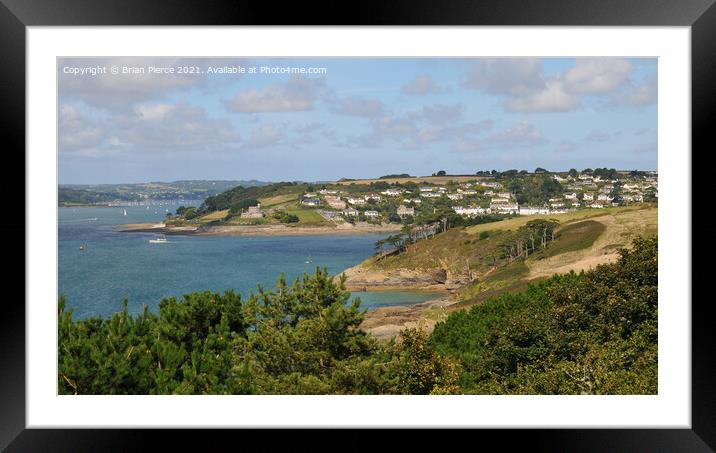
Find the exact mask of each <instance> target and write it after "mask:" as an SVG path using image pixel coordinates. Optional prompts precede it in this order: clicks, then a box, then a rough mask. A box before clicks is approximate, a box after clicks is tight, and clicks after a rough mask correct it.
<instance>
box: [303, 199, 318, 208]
mask: <svg viewBox="0 0 716 453" xmlns="http://www.w3.org/2000/svg"><path fill="white" fill-rule="evenodd" d="M301 203H302V204H305V205H306V206H314V207H315V206H319V205H320V204H321V200H319V199H318V198H306V199H304V200H303V201H302V202H301Z"/></svg>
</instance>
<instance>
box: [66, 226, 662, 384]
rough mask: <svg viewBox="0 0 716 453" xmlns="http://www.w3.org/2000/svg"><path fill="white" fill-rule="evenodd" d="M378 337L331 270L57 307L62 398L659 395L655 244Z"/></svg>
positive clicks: (642, 242)
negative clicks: (133, 300) (431, 324)
mask: <svg viewBox="0 0 716 453" xmlns="http://www.w3.org/2000/svg"><path fill="white" fill-rule="evenodd" d="M621 253H622V256H621V259H620V260H619V262H618V263H615V264H611V265H603V266H599V267H598V268H597V269H595V270H593V271H590V272H586V273H581V274H574V273H572V274H567V275H562V276H555V277H553V278H551V279H549V280H547V281H545V282H542V283H540V284H539V285H537V286H531V287H530V288H529V290H528V291H526V292H525V293H522V294H514V295H510V294H508V295H504V296H501V297H499V298H495V299H491V300H488V301H487V302H485V303H484V304H481V305H478V306H475V307H473V309H472V310H470V311H469V312H466V311H461V312H455V313H453V314H451V315H450V316H449V317H448V319H447V320H446V321H445V322H442V323H440V324H438V325H437V326H436V328H435V331H434V332H433V334H432V335H431V336H429V335H428V334H426V333H423V332H421V331H419V330H406V331H404V332H403V333H402V335H401V340H399V341H390V342H379V341H377V340H375V339H374V338H373V337H372V336H370V335H369V334H367V333H366V332H364V331H362V330H361V329H360V324H361V322H362V321H363V318H364V315H365V311H364V310H361V309H360V299H358V298H356V299H354V300H353V301H350V300H349V299H350V293H349V292H348V291H346V289H345V286H344V280H343V279H341V280H340V281H338V282H335V281H334V280H333V279H332V278H331V277H330V276H329V275H328V273H327V272H326V271H325V270H321V269H317V270H316V273H315V274H314V275H304V276H303V277H301V278H300V279H297V280H296V281H295V282H294V283H293V284H292V285H289V284H287V283H286V281H285V279H284V278H283V277H281V278H280V279H279V281H278V283H277V285H276V287H275V288H274V289H272V290H264V289H263V288H260V287H259V289H258V291H257V293H255V294H252V295H251V296H250V297H248V298H247V299H245V300H244V299H242V298H241V296H240V295H238V294H236V293H234V292H231V291H228V292H225V293H224V294H219V293H213V292H209V291H206V292H199V293H192V294H187V295H185V296H184V297H183V299H182V300H181V301H179V300H177V299H175V298H167V299H164V300H162V301H161V303H160V304H159V313H158V314H154V313H152V312H150V311H149V310H148V309H147V308H146V307H145V310H144V312H143V313H142V314H139V315H130V314H129V313H128V312H127V303H126V301H125V304H124V308H123V310H122V311H121V312H120V313H117V314H115V315H114V316H112V317H111V318H109V319H103V318H90V319H84V320H73V319H72V311H71V310H70V311H68V310H66V309H65V301H64V298H60V303H59V326H58V330H59V375H58V389H59V393H61V394H428V393H431V394H453V393H548V394H551V393H569V394H574V393H593V394H599V393H612V394H617V393H639V394H647V393H648V394H653V393H656V391H657V241H656V239H647V240H642V239H640V240H637V241H636V242H635V244H634V248H633V249H632V250H623V251H622V252H621Z"/></svg>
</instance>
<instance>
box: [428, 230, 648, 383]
mask: <svg viewBox="0 0 716 453" xmlns="http://www.w3.org/2000/svg"><path fill="white" fill-rule="evenodd" d="M620 254H621V257H620V259H619V261H618V262H617V263H614V264H607V265H601V266H598V267H597V268H596V269H594V270H591V271H588V272H582V273H580V274H576V273H574V272H572V273H570V274H565V275H558V276H554V277H552V278H550V279H548V280H546V281H544V282H542V283H540V284H538V285H533V286H530V288H529V289H528V290H527V291H526V292H524V293H522V294H506V295H503V296H501V297H498V298H495V299H491V300H488V301H487V302H485V303H484V304H481V305H477V306H474V307H473V308H472V309H471V310H470V311H469V312H466V311H463V312H457V313H454V314H452V315H450V316H449V317H448V319H447V320H446V321H445V322H442V323H439V324H438V325H437V326H436V327H435V330H434V332H433V335H432V339H431V342H432V344H433V345H434V347H435V348H436V350H437V351H439V352H440V353H442V354H445V355H447V356H450V357H453V358H455V359H457V360H459V361H460V362H461V363H462V365H463V371H462V373H461V376H460V379H459V383H460V385H461V387H462V390H463V391H465V392H474V393H525V394H535V393H539V394H565V393H567V394H655V393H656V392H657V301H658V262H657V239H656V238H652V239H637V240H636V241H635V242H634V247H633V249H622V250H621V251H620Z"/></svg>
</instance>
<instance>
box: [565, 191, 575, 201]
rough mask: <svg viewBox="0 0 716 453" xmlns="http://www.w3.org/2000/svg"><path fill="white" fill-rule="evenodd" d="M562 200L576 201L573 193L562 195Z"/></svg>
mask: <svg viewBox="0 0 716 453" xmlns="http://www.w3.org/2000/svg"><path fill="white" fill-rule="evenodd" d="M564 198H565V199H567V200H576V199H577V194H576V193H574V192H571V193H565V194H564Z"/></svg>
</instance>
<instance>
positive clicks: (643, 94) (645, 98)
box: [613, 78, 659, 107]
mask: <svg viewBox="0 0 716 453" xmlns="http://www.w3.org/2000/svg"><path fill="white" fill-rule="evenodd" d="M658 95H659V91H658V84H657V81H656V78H650V79H648V80H646V81H644V82H642V83H641V84H638V85H634V84H629V85H628V86H627V87H626V88H625V89H624V90H623V91H622V92H620V93H617V94H615V95H614V97H613V100H614V104H616V105H618V106H627V107H644V106H647V105H652V104H655V103H656V102H657V98H658Z"/></svg>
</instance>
